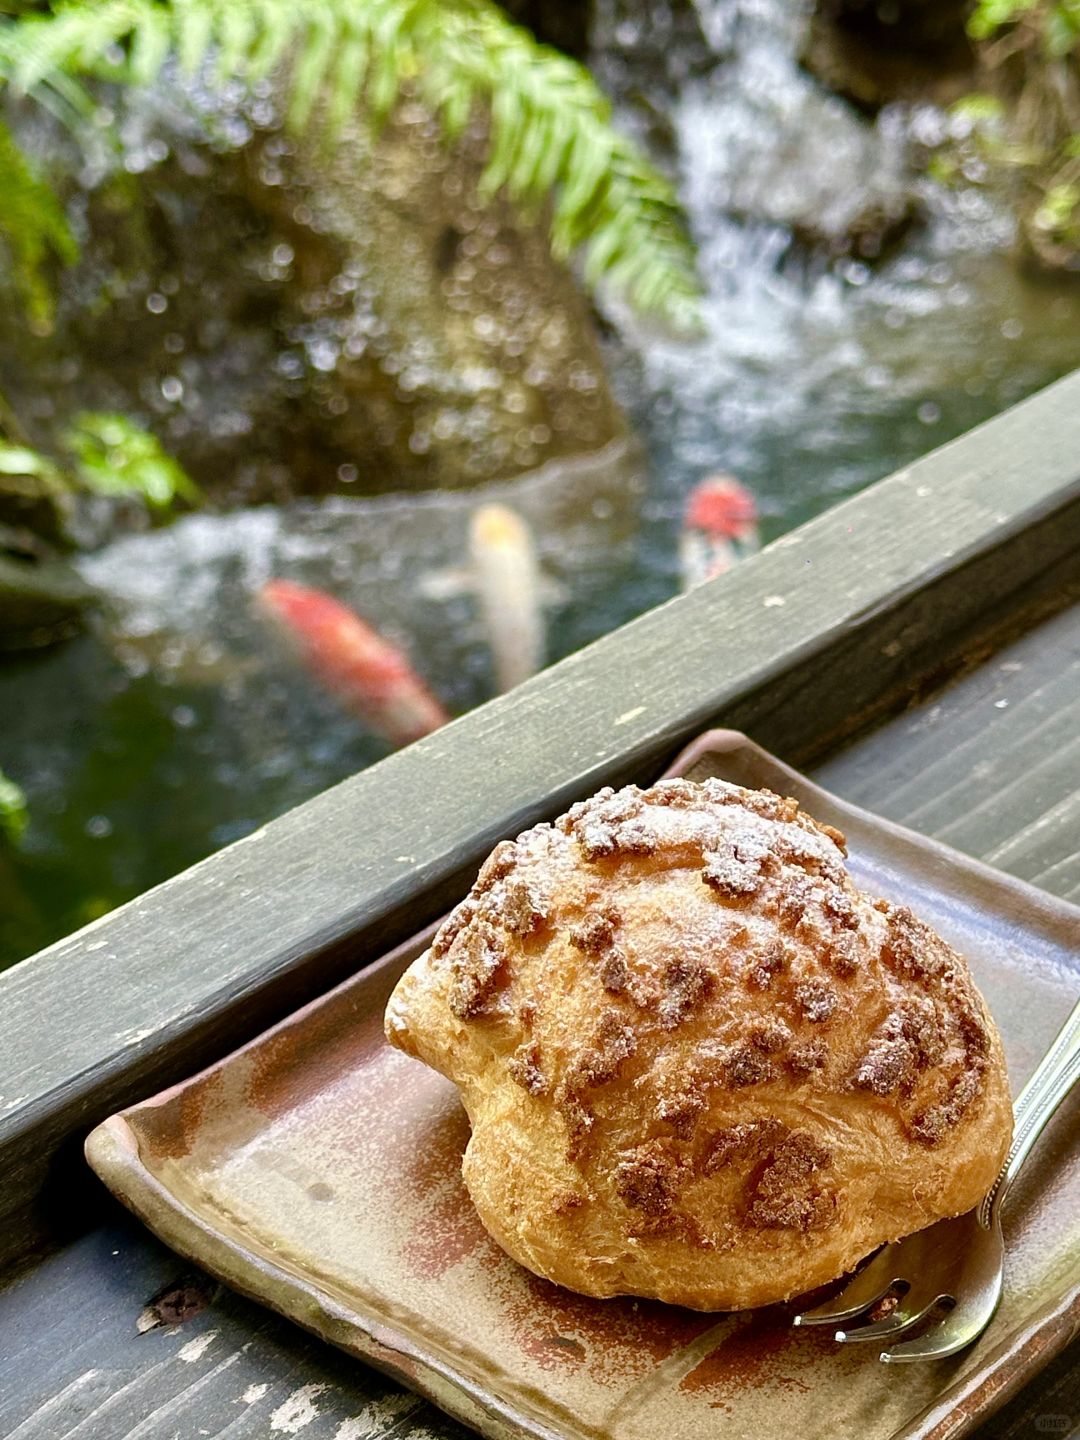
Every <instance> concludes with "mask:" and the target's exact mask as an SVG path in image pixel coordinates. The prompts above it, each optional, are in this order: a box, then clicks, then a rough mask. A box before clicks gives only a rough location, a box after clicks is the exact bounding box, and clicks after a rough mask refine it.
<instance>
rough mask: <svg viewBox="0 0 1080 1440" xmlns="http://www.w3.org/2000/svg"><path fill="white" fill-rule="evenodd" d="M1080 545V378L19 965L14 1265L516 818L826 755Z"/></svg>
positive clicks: (7, 1222)
mask: <svg viewBox="0 0 1080 1440" xmlns="http://www.w3.org/2000/svg"><path fill="white" fill-rule="evenodd" d="M1078 559H1080V373H1078V374H1077V375H1074V376H1072V377H1070V378H1067V379H1066V380H1064V381H1061V382H1059V383H1058V384H1057V385H1055V386H1052V387H1050V388H1049V389H1048V390H1046V391H1043V392H1042V393H1041V394H1039V395H1037V396H1034V397H1032V398H1031V399H1030V400H1027V401H1025V402H1024V403H1023V404H1022V405H1019V406H1017V407H1016V408H1015V409H1013V410H1011V411H1009V412H1008V413H1007V414H1005V415H1003V416H999V417H997V418H996V419H994V420H992V421H990V422H989V423H988V424H987V425H985V426H982V427H980V428H979V429H977V430H975V431H973V432H972V433H971V434H969V435H966V436H964V437H962V438H961V439H960V440H957V441H954V442H952V443H951V444H950V445H947V446H945V447H943V448H942V449H941V450H939V451H936V452H934V453H933V454H932V455H929V456H927V457H925V458H924V459H923V460H921V461H919V462H918V463H916V464H914V465H912V466H910V467H909V468H908V469H907V470H905V471H903V472H901V473H900V474H898V475H895V476H893V477H890V478H889V479H888V480H885V481H882V482H881V483H880V484H879V485H877V486H874V487H872V488H871V490H869V491H867V492H864V493H863V494H862V495H860V496H857V497H855V498H854V499H852V500H850V501H848V502H846V503H845V504H842V505H839V506H837V507H836V508H835V509H833V510H831V511H829V512H828V513H827V514H825V515H823V516H822V517H820V518H819V519H817V520H815V521H814V522H812V523H811V524H809V525H807V526H804V527H802V528H801V529H799V530H798V531H796V532H793V533H792V534H791V535H788V536H785V537H784V538H783V539H781V540H779V541H778V542H776V544H774V545H772V546H770V547H768V548H767V549H766V550H765V551H764V552H763V553H761V554H760V555H758V556H755V557H754V558H753V559H751V560H749V561H747V562H745V563H744V564H742V565H740V566H738V567H737V568H736V569H735V570H734V571H733V572H731V573H730V574H729V575H727V576H725V577H723V578H722V579H721V580H719V581H717V582H715V583H714V584H711V585H708V586H704V587H702V588H701V589H699V590H698V591H696V592H694V593H692V594H690V595H687V596H683V597H680V598H678V599H677V600H674V601H672V602H670V603H669V604H668V605H666V606H662V607H660V608H659V609H658V610H656V611H652V612H650V613H649V614H647V615H645V616H643V617H642V618H641V619H640V620H638V621H636V622H635V623H634V624H632V625H629V626H626V627H625V628H623V629H621V630H619V631H617V632H615V633H614V634H612V635H609V636H607V637H605V638H604V639H603V640H601V641H599V642H597V644H595V645H593V646H590V647H589V648H588V649H587V650H585V651H583V652H581V653H579V654H576V655H573V656H571V657H570V658H569V659H567V660H565V661H563V662H562V663H561V664H560V665H557V666H555V667H553V668H552V669H551V670H549V671H546V672H545V673H544V674H542V675H540V676H538V677H536V678H535V679H534V680H532V681H530V682H529V683H528V684H526V685H523V686H521V687H520V688H519V689H518V690H516V691H514V693H513V694H511V695H508V696H505V697H503V698H502V699H500V700H498V701H496V702H494V703H492V704H490V705H487V706H484V707H481V708H480V709H479V710H476V711H474V712H472V713H471V714H469V715H467V716H465V717H464V718H462V719H461V720H458V721H456V722H455V723H454V724H452V725H450V726H448V727H447V728H446V729H444V730H441V731H439V732H437V733H436V734H434V735H432V736H430V737H429V738H427V739H426V740H423V741H421V742H419V743H418V744H416V745H414V746H411V747H409V749H408V750H406V751H404V752H402V753H400V754H398V755H395V756H392V757H391V758H390V759H388V760H385V761H383V762H382V763H381V764H379V765H376V766H374V767H372V768H371V769H369V770H367V771H365V772H363V773H362V774H360V775H358V776H356V777H354V778H353V779H351V780H349V781H347V782H345V783H344V784H343V785H340V786H338V787H336V788H335V789H333V790H331V791H329V792H327V793H326V794H324V795H321V796H319V797H317V798H316V799H314V800H312V801H311V802H309V803H308V804H306V805H303V806H300V807H299V808H298V809H296V810H294V811H292V812H291V813H290V814H288V815H285V816H283V817H282V818H281V819H279V820H277V821H275V822H274V823H273V824H271V825H268V826H266V827H265V828H264V829H262V830H260V831H258V832H256V833H255V834H254V835H252V836H250V837H248V838H247V839H245V840H243V841H241V842H239V843H238V844H235V845H233V846H230V847H229V848H228V849H226V850H224V851H222V852H220V853H218V854H217V855H214V856H212V857H211V858H210V859H209V860H207V861H205V862H204V863H203V864H201V865H198V866H195V867H194V868H193V869H192V870H190V871H188V872H186V873H185V874H184V875H182V876H178V877H177V878H176V879H174V880H171V881H169V882H167V883H166V884H165V885H163V886H160V887H159V888H158V889H156V890H153V891H151V892H149V893H148V894H146V895H144V896H141V897H140V898H139V899H137V900H135V901H133V902H132V903H131V904H129V905H127V906H124V907H123V908H122V909H120V910H118V911H116V912H114V913H113V914H111V915H109V916H107V917H105V918H104V919H103V920H101V921H99V922H97V923H96V924H94V925H92V926H90V927H88V928H87V929H85V930H83V931H81V932H80V933H79V934H78V935H76V936H73V937H71V938H69V939H67V940H64V941H62V942H60V943H59V944H58V945H56V946H54V947H52V948H51V949H50V950H48V951H46V952H43V953H42V954H41V955H39V956H37V957H35V958H33V959H32V960H29V961H26V962H24V963H23V964H21V965H17V966H15V967H14V968H13V969H11V970H9V971H8V972H6V973H5V974H3V975H0V1015H2V1016H3V1021H2V1022H0V1023H2V1024H3V1026H4V1032H5V1033H4V1039H3V1043H2V1044H0V1167H2V1173H3V1174H4V1180H5V1183H4V1185H3V1187H0V1263H3V1260H4V1257H5V1254H6V1255H7V1256H8V1257H10V1256H12V1255H14V1254H17V1253H18V1252H19V1249H20V1248H25V1247H26V1246H27V1245H29V1244H30V1243H31V1242H32V1241H33V1240H34V1239H35V1238H36V1237H40V1236H42V1235H49V1236H50V1237H52V1238H55V1237H56V1236H57V1235H58V1234H62V1233H63V1230H64V1226H65V1223H66V1222H67V1220H68V1219H69V1217H70V1214H71V1207H70V1204H69V1199H70V1189H69V1187H70V1186H72V1185H77V1184H78V1183H79V1179H80V1177H81V1173H82V1172H81V1169H80V1168H79V1166H78V1164H77V1154H78V1145H77V1137H78V1136H79V1135H80V1134H81V1133H84V1132H85V1130H86V1129H88V1128H89V1127H90V1125H91V1124H93V1123H94V1122H95V1121H96V1120H97V1119H100V1118H101V1117H103V1116H104V1115H105V1114H107V1113H108V1112H109V1111H110V1110H113V1109H116V1108H118V1107H119V1106H120V1105H122V1104H124V1103H127V1102H128V1101H130V1100H132V1099H134V1098H136V1096H137V1095H138V1094H140V1093H145V1092H146V1091H148V1090H152V1089H156V1088H159V1087H160V1086H161V1085H162V1084H164V1083H167V1082H168V1081H170V1080H171V1079H175V1078H178V1077H179V1076H180V1075H182V1074H184V1073H187V1072H189V1071H190V1070H192V1069H193V1068H196V1067H197V1066H199V1065H200V1064H202V1063H205V1062H206V1061H207V1060H208V1059H211V1058H212V1057H213V1056H214V1055H215V1054H218V1053H220V1052H221V1051H222V1050H223V1049H224V1048H226V1047H227V1046H229V1045H232V1044H235V1043H236V1042H237V1041H239V1040H241V1039H243V1038H245V1037H246V1036H248V1035H251V1034H253V1033H256V1032H257V1031H258V1030H259V1029H261V1028H263V1027H264V1026H265V1025H266V1024H268V1023H269V1022H271V1021H272V1020H273V1019H274V1018H276V1017H278V1016H280V1015H281V1014H283V1013H285V1012H287V1011H288V1010H289V1009H291V1008H293V1007H294V1006H295V1005H296V1004H297V1003H299V1002H300V1001H302V1000H303V999H305V998H308V997H310V996H311V995H312V994H315V993H318V991H319V990H321V989H324V988H326V986H327V985H328V984H330V983H332V982H333V981H334V980H336V979H339V978H341V977H342V976H344V975H345V974H347V973H349V972H350V971H351V970H352V969H354V968H355V967H356V966H357V965H358V964H360V963H362V962H363V961H364V959H365V958H366V957H370V956H372V955H374V954H377V953H378V952H379V951H380V950H382V949H385V948H386V947H387V946H388V945H389V944H391V943H393V942H394V941H395V940H397V939H398V938H401V937H402V936H403V935H405V934H408V933H410V932H411V931H413V930H415V929H416V928H417V927H418V926H419V925H420V924H422V923H423V922H424V921H426V920H428V919H430V918H432V917H433V916H434V915H435V914H437V913H438V912H439V911H440V910H441V909H443V908H445V906H446V904H447V903H448V901H449V900H450V899H451V898H452V896H453V895H454V894H455V893H456V892H457V891H458V890H459V889H460V887H461V884H462V878H463V876H464V874H465V873H467V872H468V871H469V870H470V869H472V868H474V867H475V864H476V862H477V860H478V859H479V857H480V856H481V855H482V854H483V853H485V852H486V851H487V850H488V849H489V848H490V846H491V844H492V842H493V841H494V839H495V838H497V837H498V836H500V835H504V834H512V833H515V832H516V831H517V830H519V829H521V828H522V827H523V826H524V825H526V824H528V823H531V822H532V821H534V820H535V819H537V818H539V817H540V816H542V815H543V814H546V813H551V811H552V810H553V809H557V808H561V807H562V805H563V804H564V803H565V801H566V800H567V799H568V798H569V797H570V796H572V795H576V794H580V793H584V792H588V791H590V790H592V789H595V788H596V787H597V786H598V785H600V784H602V783H607V782H609V781H621V780H625V779H628V778H632V777H634V776H636V775H641V774H643V773H646V772H647V771H648V770H649V769H652V768H654V767H655V766H656V765H657V763H658V762H659V761H661V760H662V759H664V758H665V757H666V756H667V755H669V754H670V753H671V752H672V751H673V750H674V749H675V748H676V747H677V746H678V745H679V744H681V743H682V742H683V741H685V740H686V739H687V738H688V737H689V736H690V735H691V734H693V733H694V732H696V731H697V730H700V729H701V728H703V727H704V726H705V725H706V724H709V723H715V722H717V721H723V722H725V723H729V724H732V725H736V726H742V727H743V728H750V729H752V731H753V733H754V735H755V737H756V738H758V739H759V740H761V742H762V743H764V744H766V745H768V746H770V747H772V748H774V749H776V750H778V751H782V752H783V753H785V754H787V755H789V756H791V757H792V758H794V759H796V760H801V759H804V758H805V757H806V755H807V754H808V753H810V752H812V751H815V750H820V749H821V747H822V745H823V744H824V743H825V741H826V740H827V739H828V738H829V737H831V736H835V735H836V734H838V733H840V732H842V731H844V730H845V729H846V728H848V727H851V726H852V725H855V724H857V723H859V722H860V721H861V720H862V719H863V718H864V717H865V714H866V712H867V711H869V710H874V709H877V708H880V707H882V706H886V705H888V704H889V703H892V701H893V700H895V697H896V696H897V695H898V694H902V693H906V692H907V691H908V690H909V689H910V687H912V686H913V685H916V684H921V683H923V681H924V679H925V677H926V675H927V673H928V672H931V671H933V670H934V669H935V668H938V667H946V666H947V665H948V664H950V663H955V662H956V661H958V660H959V658H960V657H961V656H964V655H968V654H970V653H971V651H972V650H973V648H976V647H978V646H979V645H981V644H983V643H984V642H985V637H986V632H987V631H988V630H990V631H993V630H996V628H997V627H998V626H999V625H1001V624H1003V623H1005V621H1006V619H1007V618H1014V612H1015V611H1016V609H1017V606H1018V605H1019V604H1021V602H1022V603H1023V604H1024V605H1035V604H1040V605H1041V604H1049V603H1052V601H1053V599H1054V596H1055V595H1056V594H1058V593H1059V592H1060V591H1061V590H1062V589H1063V588H1064V587H1067V586H1069V585H1073V586H1075V585H1076V584H1077V578H1078ZM1064 819H1067V817H1064ZM1064 819H1063V820H1062V821H1061V822H1060V823H1064ZM1048 824H1049V826H1050V830H1051V831H1052V834H1050V835H1047V834H1043V833H1041V832H1039V833H1033V834H1032V835H1030V836H1026V837H1024V838H1023V840H1018V841H1017V843H1018V844H1020V845H1023V846H1025V847H1027V851H1026V852H1025V853H1030V854H1031V856H1032V857H1035V856H1038V857H1042V858H1044V857H1045V855H1046V854H1047V853H1049V852H1048V851H1047V844H1048V843H1050V844H1051V845H1052V842H1053V834H1056V833H1057V827H1058V825H1059V820H1058V818H1056V817H1055V818H1054V819H1052V820H1051V821H1049V822H1048ZM1040 863H1041V859H1040Z"/></svg>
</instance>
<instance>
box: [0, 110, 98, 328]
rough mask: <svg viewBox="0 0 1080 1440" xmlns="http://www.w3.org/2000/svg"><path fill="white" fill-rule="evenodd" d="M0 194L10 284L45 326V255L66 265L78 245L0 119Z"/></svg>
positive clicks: (48, 302) (48, 304)
mask: <svg viewBox="0 0 1080 1440" xmlns="http://www.w3.org/2000/svg"><path fill="white" fill-rule="evenodd" d="M0 196H2V197H3V198H2V200H0V239H2V241H3V243H4V245H5V248H6V249H7V251H8V254H9V256H10V258H11V271H12V274H13V276H14V278H15V284H16V285H17V286H18V289H19V291H20V293H21V295H22V297H23V301H24V303H25V305H26V307H27V310H28V312H29V314H30V317H31V319H32V320H34V321H36V322H37V324H38V325H39V326H41V327H45V326H47V325H48V324H49V323H50V322H51V320H52V313H53V295H52V289H51V287H50V285H49V280H48V265H49V261H50V260H52V259H57V260H60V261H61V262H62V263H64V264H66V265H70V264H72V263H73V262H74V261H75V260H76V259H77V258H78V254H79V247H78V246H77V244H76V243H75V237H74V235H73V234H72V233H71V229H70V227H69V226H68V222H67V217H66V216H65V214H64V209H63V206H62V205H61V204H60V201H59V199H58V198H57V196H56V195H55V193H54V192H53V191H52V189H51V188H50V187H49V185H48V184H47V183H46V181H44V180H43V179H42V178H41V176H40V175H38V173H37V172H36V171H35V170H34V168H33V167H32V166H31V164H30V162H29V161H28V160H27V158H26V156H25V155H24V154H23V153H22V151H21V150H20V149H19V147H18V145H17V144H16V143H15V139H14V136H13V135H12V134H11V131H10V130H8V128H7V127H6V126H5V125H2V124H0Z"/></svg>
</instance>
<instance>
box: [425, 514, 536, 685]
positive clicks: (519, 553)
mask: <svg viewBox="0 0 1080 1440" xmlns="http://www.w3.org/2000/svg"><path fill="white" fill-rule="evenodd" d="M423 588H424V591H425V593H426V594H427V595H428V596H429V597H431V598H433V599H446V598H447V597H449V596H452V595H459V594H462V593H471V594H474V595H475V596H476V597H477V600H478V601H479V605H480V613H481V616H482V618H483V622H484V629H485V630H486V632H487V637H488V643H489V645H490V646H491V655H492V660H493V661H494V665H495V681H496V684H497V686H498V688H499V690H500V691H506V690H511V689H513V687H514V686H515V685H519V684H520V683H521V682H522V680H527V679H528V678H529V676H530V675H535V674H536V672H537V670H539V669H540V667H541V665H543V663H544V649H545V637H544V614H543V604H544V602H545V600H554V599H557V598H559V594H560V592H559V587H558V586H557V585H555V584H554V583H553V582H552V581H550V580H548V579H547V578H546V577H545V576H544V575H542V574H541V571H540V565H539V562H538V560H537V557H536V546H535V545H534V543H533V538H532V533H531V531H530V530H529V527H528V525H527V524H526V523H525V521H524V520H523V519H522V517H521V516H520V515H519V514H518V513H517V511H516V510H512V509H511V508H510V507H509V505H495V504H491V505H481V506H479V507H478V508H477V509H476V510H474V511H473V513H472V516H471V518H470V520H469V559H468V564H467V565H466V567H465V568H464V569H463V570H454V571H449V572H444V573H443V574H439V575H432V576H429V577H428V579H427V581H426V582H424V586H423Z"/></svg>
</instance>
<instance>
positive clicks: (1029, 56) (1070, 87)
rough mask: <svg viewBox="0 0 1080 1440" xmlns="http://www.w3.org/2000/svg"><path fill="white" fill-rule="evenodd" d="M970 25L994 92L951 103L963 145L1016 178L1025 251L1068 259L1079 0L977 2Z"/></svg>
mask: <svg viewBox="0 0 1080 1440" xmlns="http://www.w3.org/2000/svg"><path fill="white" fill-rule="evenodd" d="M968 30H969V32H970V34H971V35H972V37H973V38H974V39H975V40H976V41H977V42H978V50H979V56H980V60H981V63H982V67H983V71H984V74H985V76H986V79H987V80H988V81H989V82H991V83H992V85H993V88H994V90H995V92H996V93H994V94H977V95H970V96H967V97H965V98H964V99H963V100H961V101H960V102H958V103H957V105H955V106H954V107H953V114H954V115H956V116H957V117H958V118H959V119H961V120H962V121H964V122H965V123H966V125H967V126H968V132H967V137H966V140H965V144H966V145H967V147H968V150H969V152H971V151H973V152H974V154H975V155H977V156H978V158H979V159H980V160H981V161H983V162H985V163H986V164H987V165H988V166H989V167H990V172H991V173H1001V172H1003V171H1008V172H1011V174H1012V176H1013V177H1014V184H1015V188H1016V192H1017V208H1018V213H1019V220H1020V233H1021V236H1022V239H1023V241H1024V244H1025V245H1026V248H1027V249H1028V251H1029V252H1030V253H1032V254H1034V255H1035V256H1036V257H1038V259H1039V260H1040V261H1042V262H1043V263H1044V264H1047V265H1050V266H1060V265H1072V264H1074V263H1075V259H1076V256H1077V255H1078V254H1080V0H977V3H976V5H975V7H974V9H973V11H972V13H971V16H970V17H969V20H968ZM949 172H950V162H949V160H948V159H947V158H945V159H940V160H937V161H936V162H932V173H935V174H937V175H938V176H939V177H943V178H947V176H948V174H949ZM952 173H953V175H956V174H959V173H960V166H959V164H954V165H953V166H952Z"/></svg>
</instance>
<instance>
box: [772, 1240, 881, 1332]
mask: <svg viewBox="0 0 1080 1440" xmlns="http://www.w3.org/2000/svg"><path fill="white" fill-rule="evenodd" d="M900 1278H901V1277H900V1276H899V1275H897V1273H896V1256H895V1246H893V1245H886V1246H885V1248H884V1249H883V1250H881V1251H879V1252H878V1254H877V1255H875V1256H874V1258H873V1260H871V1261H870V1264H869V1265H867V1266H866V1268H865V1269H863V1270H860V1271H859V1273H858V1274H857V1275H856V1276H855V1277H854V1278H853V1279H851V1280H849V1281H848V1283H847V1284H846V1285H845V1286H844V1288H843V1289H842V1290H841V1291H840V1292H839V1294H837V1295H834V1296H833V1297H832V1299H831V1300H826V1301H824V1302H823V1303H822V1304H821V1305H815V1306H814V1308H813V1309H812V1310H804V1311H803V1312H802V1314H801V1315H796V1316H795V1318H794V1320H793V1322H792V1323H793V1324H795V1325H835V1324H836V1323H837V1321H839V1320H850V1319H851V1318H852V1317H853V1316H855V1315H859V1314H861V1313H862V1311H863V1310H868V1309H869V1308H870V1306H871V1305H876V1304H877V1302H878V1301H879V1300H880V1299H881V1297H882V1296H883V1295H886V1294H887V1293H888V1291H889V1289H890V1288H891V1287H892V1286H893V1285H895V1284H896V1283H897V1281H898V1280H899V1279H900Z"/></svg>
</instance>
